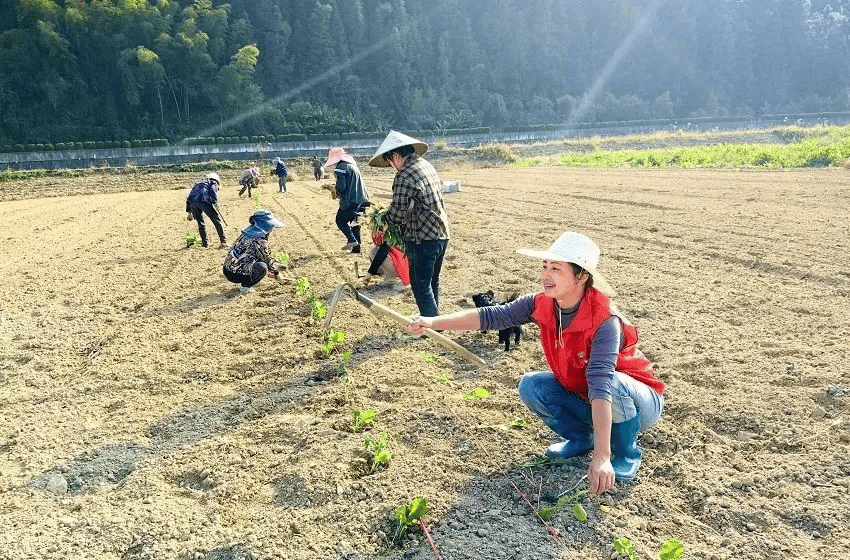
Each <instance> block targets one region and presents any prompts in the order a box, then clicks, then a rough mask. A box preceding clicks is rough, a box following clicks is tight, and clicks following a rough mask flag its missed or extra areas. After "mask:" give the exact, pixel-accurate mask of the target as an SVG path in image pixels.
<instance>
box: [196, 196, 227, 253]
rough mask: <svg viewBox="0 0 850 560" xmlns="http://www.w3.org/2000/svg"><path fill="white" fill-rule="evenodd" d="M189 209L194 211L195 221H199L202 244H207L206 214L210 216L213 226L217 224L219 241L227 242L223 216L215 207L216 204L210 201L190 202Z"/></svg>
mask: <svg viewBox="0 0 850 560" xmlns="http://www.w3.org/2000/svg"><path fill="white" fill-rule="evenodd" d="M189 211H190V212H191V213H192V217H193V218H195V221H196V222H198V233H200V234H201V245H203V246H204V247H206V246H207V226H206V224H205V223H204V214H206V215H207V216H208V217H209V219H210V221H211V222H212V223H213V226H215V231H216V233H218V239H219V241H221V242H222V243H227V237H226V236H225V235H224V228H223V227H222V225H221V216H220V215H219V213H218V210H216V209H215V206H213V205H212V204H210V203H208V202H190V203H189Z"/></svg>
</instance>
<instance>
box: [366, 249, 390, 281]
mask: <svg viewBox="0 0 850 560" xmlns="http://www.w3.org/2000/svg"><path fill="white" fill-rule="evenodd" d="M389 254H390V246H389V245H387V244H386V243H381V244H380V246H378V252H377V253H375V256H374V257H372V264H371V265H369V270H368V272H369V274H371V275H372V276H375V275H376V274H380V273H381V270H380V269H381V265H382V264H384V261H385V260H387V255H389Z"/></svg>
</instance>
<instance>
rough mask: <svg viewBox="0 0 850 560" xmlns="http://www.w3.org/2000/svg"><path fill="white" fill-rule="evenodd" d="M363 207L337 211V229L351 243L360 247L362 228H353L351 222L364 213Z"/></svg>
mask: <svg viewBox="0 0 850 560" xmlns="http://www.w3.org/2000/svg"><path fill="white" fill-rule="evenodd" d="M362 211H363V209H362V205H361V206H356V207H354V208H346V209H345V210H343V209H342V208H340V209H339V210H337V211H336V227H338V228H339V231H341V232H342V234H343V235H344V236H345V238H346V239H347V240H348V242H349V243H357V244H358V245H360V226H352V225H351V221H352V220H353V219H354V218H356V217H357V215H358V214H360V212H362Z"/></svg>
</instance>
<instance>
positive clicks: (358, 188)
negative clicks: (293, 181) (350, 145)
mask: <svg viewBox="0 0 850 560" xmlns="http://www.w3.org/2000/svg"><path fill="white" fill-rule="evenodd" d="M330 166H334V167H333V170H334V175H336V194H337V197H338V198H339V210H337V212H336V227H338V228H339V231H341V232H342V234H343V235H344V236H345V239H346V241H347V243H346V244H345V246H344V247H343V248H342V250H343V251H346V252H351V253H359V252H360V225H359V224H358V222H357V219H358V217H359V216H360V214H362V213H363V210H364V209H365V208H366V207H367V206H368V205H369V193H368V192H367V191H366V187H364V186H363V179H362V178H361V176H360V169H358V167H357V162H355V161H354V158H353V157H352V156H351V155H350V154H347V153H346V152H345V150H343V149H342V148H339V147H336V148H331V150H330V151H329V152H328V160H327V161H326V162H325V167H330Z"/></svg>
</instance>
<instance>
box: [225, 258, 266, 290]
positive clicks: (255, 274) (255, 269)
mask: <svg viewBox="0 0 850 560" xmlns="http://www.w3.org/2000/svg"><path fill="white" fill-rule="evenodd" d="M223 270H224V276H225V278H227V279H228V280H230V281H231V282H233V283H234V284H241V285H242V286H244V287H245V288H250V287H251V286H253V285H255V284H258V283H259V282H260V280H262V279H263V277H264V276H265V275H266V274H268V273H269V267H268V265H266V263H264V262H255V263H254V266H252V267H251V275H250V276H249V275H247V274H236V273H235V272H231V271H229V270H227V269H226V268H225V269H223Z"/></svg>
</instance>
